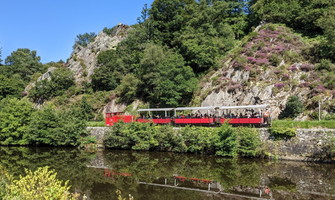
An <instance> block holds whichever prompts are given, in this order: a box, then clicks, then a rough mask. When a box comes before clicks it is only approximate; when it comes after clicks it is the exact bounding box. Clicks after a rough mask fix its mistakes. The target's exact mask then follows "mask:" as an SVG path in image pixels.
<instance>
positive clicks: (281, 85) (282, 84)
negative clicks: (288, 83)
mask: <svg viewBox="0 0 335 200" xmlns="http://www.w3.org/2000/svg"><path fill="white" fill-rule="evenodd" d="M274 86H275V87H276V88H278V89H281V88H283V87H284V86H285V84H284V83H275V85H274Z"/></svg>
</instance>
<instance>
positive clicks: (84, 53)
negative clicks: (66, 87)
mask: <svg viewBox="0 0 335 200" xmlns="http://www.w3.org/2000/svg"><path fill="white" fill-rule="evenodd" d="M128 29H129V26H127V25H124V24H119V25H117V26H116V27H114V28H113V32H112V34H111V35H109V34H106V33H105V32H104V31H101V32H100V33H99V34H98V35H97V36H96V38H95V39H94V41H93V42H91V43H89V44H88V45H87V47H82V46H77V47H76V48H75V49H74V50H73V52H72V54H71V57H70V59H69V60H68V62H67V66H68V68H69V69H71V71H73V73H74V77H75V80H76V82H77V83H80V82H82V81H90V78H89V77H90V76H91V75H92V74H93V72H94V69H95V68H97V56H98V54H99V53H100V52H101V51H106V50H109V49H115V48H116V46H117V44H118V43H120V42H121V41H122V40H123V39H125V38H126V37H127V31H128Z"/></svg>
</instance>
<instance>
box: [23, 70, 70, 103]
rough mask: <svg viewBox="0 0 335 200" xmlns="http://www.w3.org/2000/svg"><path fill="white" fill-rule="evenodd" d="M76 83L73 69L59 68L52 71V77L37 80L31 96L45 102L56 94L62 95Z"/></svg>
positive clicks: (35, 99) (37, 100)
mask: <svg viewBox="0 0 335 200" xmlns="http://www.w3.org/2000/svg"><path fill="white" fill-rule="evenodd" d="M73 85H74V78H73V74H72V71H71V70H69V69H68V68H64V67H62V68H57V69H56V70H54V71H52V72H51V75H50V79H44V80H41V81H37V82H36V85H35V87H33V89H32V90H30V92H29V97H30V98H31V99H32V100H33V101H34V102H37V103H43V102H44V101H45V100H48V99H50V98H52V97H55V96H60V95H62V94H63V93H64V92H65V91H66V90H67V89H69V88H70V87H71V86H73Z"/></svg>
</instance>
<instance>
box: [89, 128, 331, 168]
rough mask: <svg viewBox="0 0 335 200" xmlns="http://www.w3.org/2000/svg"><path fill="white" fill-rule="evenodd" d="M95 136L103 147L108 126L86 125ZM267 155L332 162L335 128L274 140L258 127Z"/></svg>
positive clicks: (305, 130) (264, 129) (299, 130)
mask: <svg viewBox="0 0 335 200" xmlns="http://www.w3.org/2000/svg"><path fill="white" fill-rule="evenodd" d="M87 129H88V130H89V131H90V133H91V135H92V136H94V137H96V139H97V144H98V146H99V147H104V145H103V144H104V135H105V134H106V132H107V130H108V129H109V127H88V128H87ZM258 130H259V132H260V138H261V140H262V142H263V149H264V152H266V154H267V156H269V157H272V158H276V159H283V160H297V161H323V162H334V160H332V158H331V157H332V155H331V154H330V153H331V152H330V149H329V144H330V138H335V129H297V130H296V136H295V137H292V138H290V139H287V140H274V138H272V137H271V135H270V132H269V129H267V128H261V129H258Z"/></svg>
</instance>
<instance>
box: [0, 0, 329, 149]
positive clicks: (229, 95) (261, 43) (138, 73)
mask: <svg viewBox="0 0 335 200" xmlns="http://www.w3.org/2000/svg"><path fill="white" fill-rule="evenodd" d="M334 8H335V1H334V0H331V1H327V2H326V1H323V0H315V1H307V0H302V1H301V0H290V1H287V2H283V1H274V0H272V1H267V0H259V1H254V0H247V1H236V0H225V1H221V0H200V1H195V0H155V1H154V2H153V4H152V5H151V6H150V7H148V6H144V8H143V10H142V15H141V16H140V18H139V20H138V22H139V23H138V24H135V25H133V26H131V28H129V29H128V27H127V28H125V29H122V30H123V31H121V32H120V34H122V36H127V38H126V39H124V40H123V41H122V42H120V43H119V44H118V45H117V46H116V47H111V48H109V49H108V50H106V51H100V49H99V50H97V49H89V50H90V51H89V54H90V55H94V56H97V65H98V67H97V68H96V69H95V71H94V73H93V75H92V76H90V75H89V74H91V73H88V71H87V70H86V69H87V66H86V64H85V63H84V62H83V60H81V58H78V57H77V56H78V55H76V54H73V57H72V58H71V60H73V61H76V62H79V64H80V65H81V69H80V72H78V71H75V72H74V71H71V70H69V69H68V68H67V66H68V63H64V62H63V61H59V62H57V63H47V64H42V63H40V57H39V56H38V55H37V52H36V51H31V50H29V49H18V50H17V51H14V52H13V53H12V54H11V55H10V56H8V57H7V58H6V59H5V62H4V64H2V62H0V72H1V74H0V80H1V81H0V99H3V101H1V105H0V106H2V107H3V109H1V111H0V114H1V116H3V117H1V119H0V123H1V124H0V133H1V134H0V138H1V140H0V142H1V144H17V145H19V144H21V145H23V144H51V143H53V142H51V141H53V139H52V138H44V139H39V140H37V139H36V138H39V137H40V136H42V135H44V133H41V131H39V130H36V133H35V134H37V136H36V135H35V136H36V138H31V137H30V138H28V137H26V136H25V135H26V134H27V133H28V132H29V130H30V131H32V130H34V127H31V126H32V125H34V126H35V125H36V126H40V127H44V128H47V129H48V130H49V129H50V128H51V129H53V128H55V127H56V126H61V127H62V128H59V129H57V130H56V131H57V133H58V134H59V135H58V136H57V138H58V139H59V138H62V137H63V136H62V135H64V134H65V135H67V134H68V132H69V131H70V130H74V128H73V127H77V126H78V127H80V128H79V130H80V131H79V132H77V133H74V137H72V136H71V138H72V139H70V140H69V141H68V140H65V141H63V142H60V143H57V142H56V143H55V144H54V145H68V144H71V145H77V142H76V140H77V138H78V135H81V134H82V132H81V130H82V129H81V128H82V122H81V121H80V120H97V119H100V120H101V118H102V115H101V113H102V112H103V108H104V106H105V105H106V104H107V103H108V102H109V101H111V100H115V99H117V102H118V103H125V104H130V103H132V102H133V101H134V100H142V101H143V102H145V103H147V105H149V106H150V107H175V106H187V105H190V104H193V105H200V104H201V103H204V100H205V99H206V97H208V96H209V95H210V94H217V93H219V92H222V93H224V94H225V95H223V96H224V99H225V102H226V103H227V102H230V103H232V104H233V103H234V104H240V103H245V102H247V103H255V104H259V103H267V102H268V101H269V99H271V100H273V101H275V102H277V104H275V105H274V107H276V109H277V110H276V112H277V113H276V114H277V116H278V115H280V112H281V111H283V113H282V114H281V115H280V116H281V117H283V118H287V117H289V118H294V117H297V116H298V115H299V113H302V115H304V116H309V117H310V118H311V119H316V118H318V113H316V112H315V111H316V109H317V107H318V104H319V102H321V103H322V110H324V111H325V114H323V115H322V117H323V118H326V119H332V118H334V116H333V114H331V113H333V112H334V110H335V100H334V98H333V97H334V94H335V81H334V80H335V79H334V77H335V74H334V73H335V72H334V69H335V67H334V64H333V62H334V58H335V43H334V42H335V41H334V40H333V38H334V36H335V17H334V16H335V14H334V10H335V9H334ZM259 25H261V26H259ZM256 27H257V28H256ZM115 32H117V30H116V28H111V29H108V28H105V29H104V30H103V33H104V34H105V35H109V36H110V35H113V34H115ZM98 37H99V35H98V36H97V35H96V34H95V33H84V34H79V35H78V36H77V38H76V41H75V44H74V47H75V48H80V49H85V48H86V47H87V46H89V44H90V43H92V42H94V41H95V40H96V39H97V38H98ZM85 55H86V54H85ZM0 61H2V60H0ZM48 68H49V69H50V68H54V69H53V70H50V71H48V72H47V73H46V74H45V72H46V71H47V69H48ZM76 73H81V76H82V77H85V79H84V80H85V81H82V82H75V80H76V79H75V78H74V77H75V75H76ZM42 74H43V80H39V81H37V80H38V79H39V77H40V76H41V75H42ZM40 79H42V78H40ZM36 81H37V82H36ZM28 83H29V85H28V87H27V88H30V89H26V92H23V91H24V87H25V86H26V85H27V84H28ZM27 91H28V92H27ZM28 93H29V94H28ZM255 93H259V94H260V93H264V95H263V97H262V98H260V97H259V96H255V95H254V94H255ZM242 94H244V96H243V95H242ZM249 94H250V95H249ZM294 96H297V97H298V98H299V101H300V102H301V103H302V104H303V107H302V106H301V105H298V104H297V102H298V100H297V99H296V100H294V101H293V103H292V104H291V105H293V106H296V107H295V108H294V109H291V110H290V108H293V107H290V106H289V104H286V102H287V101H288V99H290V98H295V97H294ZM256 97H257V98H256ZM13 98H14V99H13ZM216 99H219V98H216ZM231 99H234V101H230V100H231ZM28 101H32V102H34V103H36V104H37V105H39V106H41V105H42V104H44V103H45V102H48V103H51V104H53V105H54V106H55V107H56V108H54V107H53V108H52V109H53V110H52V111H50V109H51V108H50V107H44V108H42V109H41V110H40V111H36V110H35V109H32V107H33V106H32V105H28V104H29V102H28ZM208 101H210V103H212V104H213V100H212V99H210V98H209V100H208ZM48 103H45V105H47V104H48ZM205 103H206V102H205ZM270 103H271V102H270ZM7 105H10V106H12V108H8V106H7ZM19 105H22V107H20V106H19ZM42 107H43V106H42ZM72 107H73V108H72ZM285 107H287V108H286V109H285ZM11 109H13V110H11ZM17 110H19V112H18V111H17ZM71 110H72V111H71ZM64 111H66V112H64ZM62 112H64V113H65V114H64V115H62V114H61V113H62ZM76 112H77V113H83V114H82V115H81V116H80V117H79V116H75V115H76V114H73V113H76ZM21 113H24V114H25V115H26V116H25V117H21V115H22V114H21ZM33 113H38V115H41V116H46V117H45V118H46V119H42V118H41V119H40V118H38V117H36V116H35V115H37V114H33ZM44 114H45V115H44ZM32 116H33V117H32ZM48 117H50V118H54V119H55V121H52V120H49V121H48ZM66 117H68V118H67V119H74V121H75V122H74V124H71V123H69V121H70V120H66V119H65V118H66ZM75 117H79V118H80V120H78V121H77V120H76V119H75ZM38 120H40V121H38ZM14 122H15V123H14ZM77 122H78V123H77ZM61 124H66V125H64V126H63V125H61ZM67 125H68V126H67ZM29 127H30V128H29ZM55 129H56V128H55ZM76 130H77V129H76ZM34 131H35V130H34ZM56 135H57V134H56ZM35 136H34V137H35ZM43 137H44V136H43ZM74 138H75V139H74Z"/></svg>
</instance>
